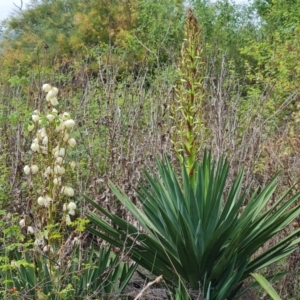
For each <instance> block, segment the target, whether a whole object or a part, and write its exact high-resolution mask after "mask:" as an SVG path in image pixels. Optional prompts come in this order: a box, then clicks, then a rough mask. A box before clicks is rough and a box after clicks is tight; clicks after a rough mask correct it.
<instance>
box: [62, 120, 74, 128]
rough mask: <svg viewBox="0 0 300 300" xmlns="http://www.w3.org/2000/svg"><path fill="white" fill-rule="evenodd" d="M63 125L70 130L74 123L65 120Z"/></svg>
mask: <svg viewBox="0 0 300 300" xmlns="http://www.w3.org/2000/svg"><path fill="white" fill-rule="evenodd" d="M64 125H65V127H66V128H67V129H72V128H73V127H74V126H75V121H74V120H72V119H70V120H66V121H64Z"/></svg>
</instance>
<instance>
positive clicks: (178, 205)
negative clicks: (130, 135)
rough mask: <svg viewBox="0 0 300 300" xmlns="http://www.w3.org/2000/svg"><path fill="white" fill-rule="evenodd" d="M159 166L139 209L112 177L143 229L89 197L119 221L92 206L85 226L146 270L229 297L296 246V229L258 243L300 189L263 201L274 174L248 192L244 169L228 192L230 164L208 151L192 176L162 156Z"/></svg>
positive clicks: (289, 210)
mask: <svg viewBox="0 0 300 300" xmlns="http://www.w3.org/2000/svg"><path fill="white" fill-rule="evenodd" d="M157 166H158V169H159V176H150V175H149V174H148V173H146V178H147V181H148V185H147V186H146V185H145V186H141V188H140V190H139V191H138V196H139V200H140V202H141V204H142V208H141V209H140V208H138V207H137V206H136V205H134V204H133V203H132V202H131V200H130V199H129V198H128V197H127V196H126V194H125V193H124V192H122V191H120V190H119V189H118V188H117V187H116V186H114V185H113V184H112V183H110V186H111V189H112V190H113V192H114V194H115V195H116V196H117V198H118V199H119V201H120V202H121V203H122V204H123V205H124V206H125V207H126V208H127V209H128V210H129V211H130V212H131V214H132V215H133V216H134V217H135V218H136V219H137V221H138V222H139V224H140V226H141V227H142V228H143V230H142V231H141V230H139V229H138V228H137V227H136V226H134V225H132V224H131V223H129V222H127V221H125V220H123V219H121V218H119V217H117V216H115V215H113V214H111V213H109V212H108V211H107V210H105V209H104V208H102V207H101V206H99V205H98V204H97V203H95V202H94V201H92V200H91V199H89V198H88V197H86V200H87V201H88V202H90V203H91V204H92V205H93V206H94V207H95V208H96V209H97V210H98V211H99V212H101V213H102V214H104V215H105V216H106V217H107V218H108V219H109V220H111V221H112V222H113V223H114V224H115V225H116V226H112V225H111V224H110V223H108V222H107V221H105V220H104V219H103V218H102V217H100V216H99V215H98V214H97V213H94V212H92V211H90V212H89V213H88V217H89V219H90V221H91V223H92V225H88V227H87V228H88V230H89V231H90V232H92V233H93V234H95V235H97V236H99V237H101V238H103V239H104V240H106V241H108V242H109V243H111V244H112V245H114V246H117V247H120V248H124V247H125V249H126V250H127V251H129V252H130V254H131V257H132V259H133V260H134V261H136V262H137V263H138V264H140V265H141V266H142V267H144V268H145V269H147V270H149V271H151V272H153V273H154V274H156V275H163V277H164V278H165V280H167V281H168V282H169V283H172V284H174V283H176V282H177V280H178V277H179V278H180V280H182V281H183V282H184V283H186V284H187V285H188V287H191V288H192V289H201V291H202V293H203V296H204V297H206V296H208V293H209V295H210V298H209V299H233V297H234V296H236V294H237V292H238V291H239V290H240V288H241V286H242V284H243V281H244V280H245V279H246V278H248V277H250V276H251V273H253V272H254V271H257V270H259V269H262V268H264V267H267V266H269V265H270V264H272V263H274V262H276V261H278V260H280V259H282V258H283V257H286V256H287V255H289V254H290V253H292V252H293V251H294V250H295V248H296V244H297V243H298V242H299V240H300V239H299V238H297V235H298V233H299V229H298V230H296V231H294V232H293V233H291V234H290V235H288V236H287V237H285V238H283V239H282V240H281V241H279V242H278V243H277V244H276V245H274V246H272V247H270V248H269V249H268V250H265V251H262V248H261V247H263V246H264V244H265V243H266V242H267V241H269V240H270V239H271V238H272V237H273V236H274V235H276V234H277V233H278V232H280V231H281V230H282V229H284V228H285V226H286V225H287V224H289V223H290V222H291V221H292V220H293V219H294V218H295V217H296V216H297V215H298V214H299V212H300V207H299V206H294V204H295V201H296V200H297V199H298V197H299V193H297V194H296V195H294V196H292V197H291V198H289V199H288V194H289V192H286V193H285V194H284V195H283V196H281V197H279V199H278V200H276V201H275V202H274V204H272V205H271V206H270V205H269V204H268V203H269V200H270V199H271V197H273V196H274V192H275V189H276V178H273V180H271V181H270V182H269V183H268V184H267V186H266V187H265V188H263V189H262V190H261V191H260V192H259V191H255V192H254V193H253V194H252V195H248V191H247V190H245V189H242V180H243V172H240V173H239V174H238V176H237V177H236V179H235V180H234V182H233V184H232V186H231V188H230V189H229V191H226V179H227V176H228V170H229V165H228V162H227V161H226V160H225V159H224V158H220V160H219V161H218V163H214V162H213V160H212V157H211V155H210V154H208V153H205V155H204V158H203V161H202V163H201V164H196V166H195V175H194V176H195V178H194V179H193V180H191V178H190V177H188V175H187V172H186V170H185V167H184V166H183V167H182V182H181V181H180V180H179V178H178V176H176V174H175V171H174V169H173V168H172V166H171V165H170V163H169V161H168V160H167V159H165V162H164V163H160V162H158V163H157ZM225 195H226V198H225ZM245 203H246V204H245ZM97 227H98V229H97ZM258 250H260V251H258ZM254 254H256V255H255V257H253V255H254Z"/></svg>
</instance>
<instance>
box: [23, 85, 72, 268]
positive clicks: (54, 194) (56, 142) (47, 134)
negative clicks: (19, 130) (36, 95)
mask: <svg viewBox="0 0 300 300" xmlns="http://www.w3.org/2000/svg"><path fill="white" fill-rule="evenodd" d="M43 91H44V92H46V93H47V95H46V101H47V102H48V109H49V111H48V112H46V113H45V114H42V113H41V112H39V111H37V110H35V111H34V112H33V114H32V116H31V122H30V123H29V125H28V131H32V132H33V131H35V135H34V137H33V140H32V143H31V146H30V149H31V153H30V154H31V155H30V157H31V163H30V164H27V165H25V167H24V173H25V174H26V175H27V180H28V186H31V187H32V190H33V192H32V195H30V197H31V203H32V205H31V208H30V209H31V212H32V215H33V216H34V220H32V222H29V221H28V219H26V218H24V219H22V220H21V221H20V226H21V227H26V228H27V233H28V234H31V235H34V237H35V242H34V244H35V246H36V247H37V248H40V250H42V251H43V252H45V253H48V256H49V258H50V260H49V264H51V261H52V259H51V258H54V257H57V254H58V252H59V250H60V248H61V247H62V245H63V242H64V231H65V228H66V226H68V225H70V223H71V217H72V216H74V215H75V211H76V208H77V206H76V203H75V202H74V201H73V200H72V199H73V197H74V195H75V191H74V189H73V188H72V187H71V183H70V182H69V181H68V179H69V178H70V175H71V173H72V171H73V170H74V168H75V162H73V161H69V160H68V156H67V152H68V150H70V149H71V148H74V147H75V146H76V140H75V139H74V138H73V137H72V135H71V133H72V130H73V128H74V126H75V121H74V120H73V119H72V118H71V116H70V113H68V112H58V110H57V109H56V108H55V107H57V106H58V105H59V103H58V99H57V94H58V89H57V88H56V87H53V86H51V85H50V84H44V85H43ZM29 223H33V224H34V226H31V225H30V226H28V224H29ZM55 261H57V259H56V260H55ZM50 269H51V268H50Z"/></svg>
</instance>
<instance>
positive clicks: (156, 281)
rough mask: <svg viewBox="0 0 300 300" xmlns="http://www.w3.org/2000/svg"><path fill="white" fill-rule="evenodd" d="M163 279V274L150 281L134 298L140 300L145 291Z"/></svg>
mask: <svg viewBox="0 0 300 300" xmlns="http://www.w3.org/2000/svg"><path fill="white" fill-rule="evenodd" d="M162 279H163V277H162V275H160V276H158V277H157V278H156V279H155V280H153V281H150V282H149V283H148V284H147V285H146V286H145V287H144V288H143V289H142V290H141V291H140V292H139V293H138V295H137V296H136V297H135V298H134V299H133V300H138V299H139V298H140V297H142V296H143V293H144V292H145V291H146V290H147V289H148V288H149V287H150V286H151V285H153V284H155V283H158V282H160V281H161V280H162Z"/></svg>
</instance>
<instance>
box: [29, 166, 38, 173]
mask: <svg viewBox="0 0 300 300" xmlns="http://www.w3.org/2000/svg"><path fill="white" fill-rule="evenodd" d="M30 169H31V173H32V174H36V173H37V172H38V171H39V167H38V166H37V165H32V166H31V168H30Z"/></svg>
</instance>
